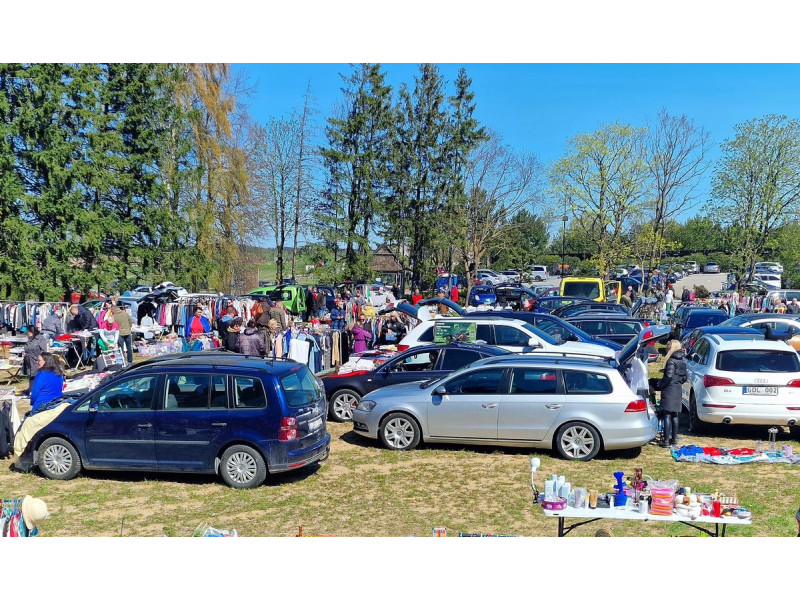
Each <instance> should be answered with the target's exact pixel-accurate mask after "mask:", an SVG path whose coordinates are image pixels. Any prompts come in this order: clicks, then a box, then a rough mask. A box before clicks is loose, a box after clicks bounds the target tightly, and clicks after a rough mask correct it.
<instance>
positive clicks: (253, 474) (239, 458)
mask: <svg viewBox="0 0 800 600" xmlns="http://www.w3.org/2000/svg"><path fill="white" fill-rule="evenodd" d="M219 471H220V475H221V476H222V480H223V481H224V482H225V483H226V484H228V485H229V486H231V487H232V488H236V489H238V490H244V489H250V488H254V487H258V486H259V485H261V484H262V483H264V480H265V479H266V478H267V465H266V463H265V462H264V459H263V458H262V457H261V455H260V454H259V453H258V452H256V451H255V450H253V448H251V447H250V446H231V447H230V448H228V449H227V450H226V451H225V453H224V454H223V455H222V462H221V464H220V467H219Z"/></svg>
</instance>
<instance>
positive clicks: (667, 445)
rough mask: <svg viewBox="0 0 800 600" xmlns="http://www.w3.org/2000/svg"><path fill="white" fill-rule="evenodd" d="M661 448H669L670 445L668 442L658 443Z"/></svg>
mask: <svg viewBox="0 0 800 600" xmlns="http://www.w3.org/2000/svg"><path fill="white" fill-rule="evenodd" d="M658 447H659V448H669V444H668V443H667V442H658Z"/></svg>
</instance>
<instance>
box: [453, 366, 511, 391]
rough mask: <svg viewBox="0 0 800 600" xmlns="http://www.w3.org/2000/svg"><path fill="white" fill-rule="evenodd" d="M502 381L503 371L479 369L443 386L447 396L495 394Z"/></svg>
mask: <svg viewBox="0 0 800 600" xmlns="http://www.w3.org/2000/svg"><path fill="white" fill-rule="evenodd" d="M502 380H503V369H481V370H480V371H473V372H471V373H464V374H463V375H461V376H460V377H456V378H455V379H452V380H451V381H448V382H447V384H445V389H446V390H447V393H448V394H451V395H454V396H461V395H467V394H470V395H476V394H497V393H499V389H500V382H501V381H502Z"/></svg>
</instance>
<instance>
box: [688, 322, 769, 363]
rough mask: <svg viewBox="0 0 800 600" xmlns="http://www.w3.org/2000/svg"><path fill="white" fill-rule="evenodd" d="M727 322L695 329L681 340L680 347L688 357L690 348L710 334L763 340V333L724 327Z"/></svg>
mask: <svg viewBox="0 0 800 600" xmlns="http://www.w3.org/2000/svg"><path fill="white" fill-rule="evenodd" d="M725 323H727V321H723V323H722V324H721V325H706V326H704V327H695V328H694V329H693V330H692V332H691V333H690V334H689V335H686V336H684V338H683V340H681V345H682V346H683V349H684V350H685V351H686V355H687V356H688V355H689V354H690V353H691V351H692V348H694V346H695V344H697V341H698V340H699V339H700V338H701V337H702V336H704V335H706V334H708V335H712V334H729V335H740V336H743V337H745V338H753V339H764V332H763V331H761V330H758V329H751V328H749V327H737V326H733V325H725Z"/></svg>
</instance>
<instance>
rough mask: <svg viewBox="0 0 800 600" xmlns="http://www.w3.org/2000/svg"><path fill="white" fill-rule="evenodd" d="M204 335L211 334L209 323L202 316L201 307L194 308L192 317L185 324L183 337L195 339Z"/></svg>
mask: <svg viewBox="0 0 800 600" xmlns="http://www.w3.org/2000/svg"><path fill="white" fill-rule="evenodd" d="M204 333H211V323H209V322H208V319H207V318H205V317H204V316H203V307H202V306H196V307H195V309H194V315H193V316H192V317H190V318H189V321H188V322H187V323H186V334H185V337H187V338H191V337H196V336H199V335H203V334H204Z"/></svg>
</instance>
